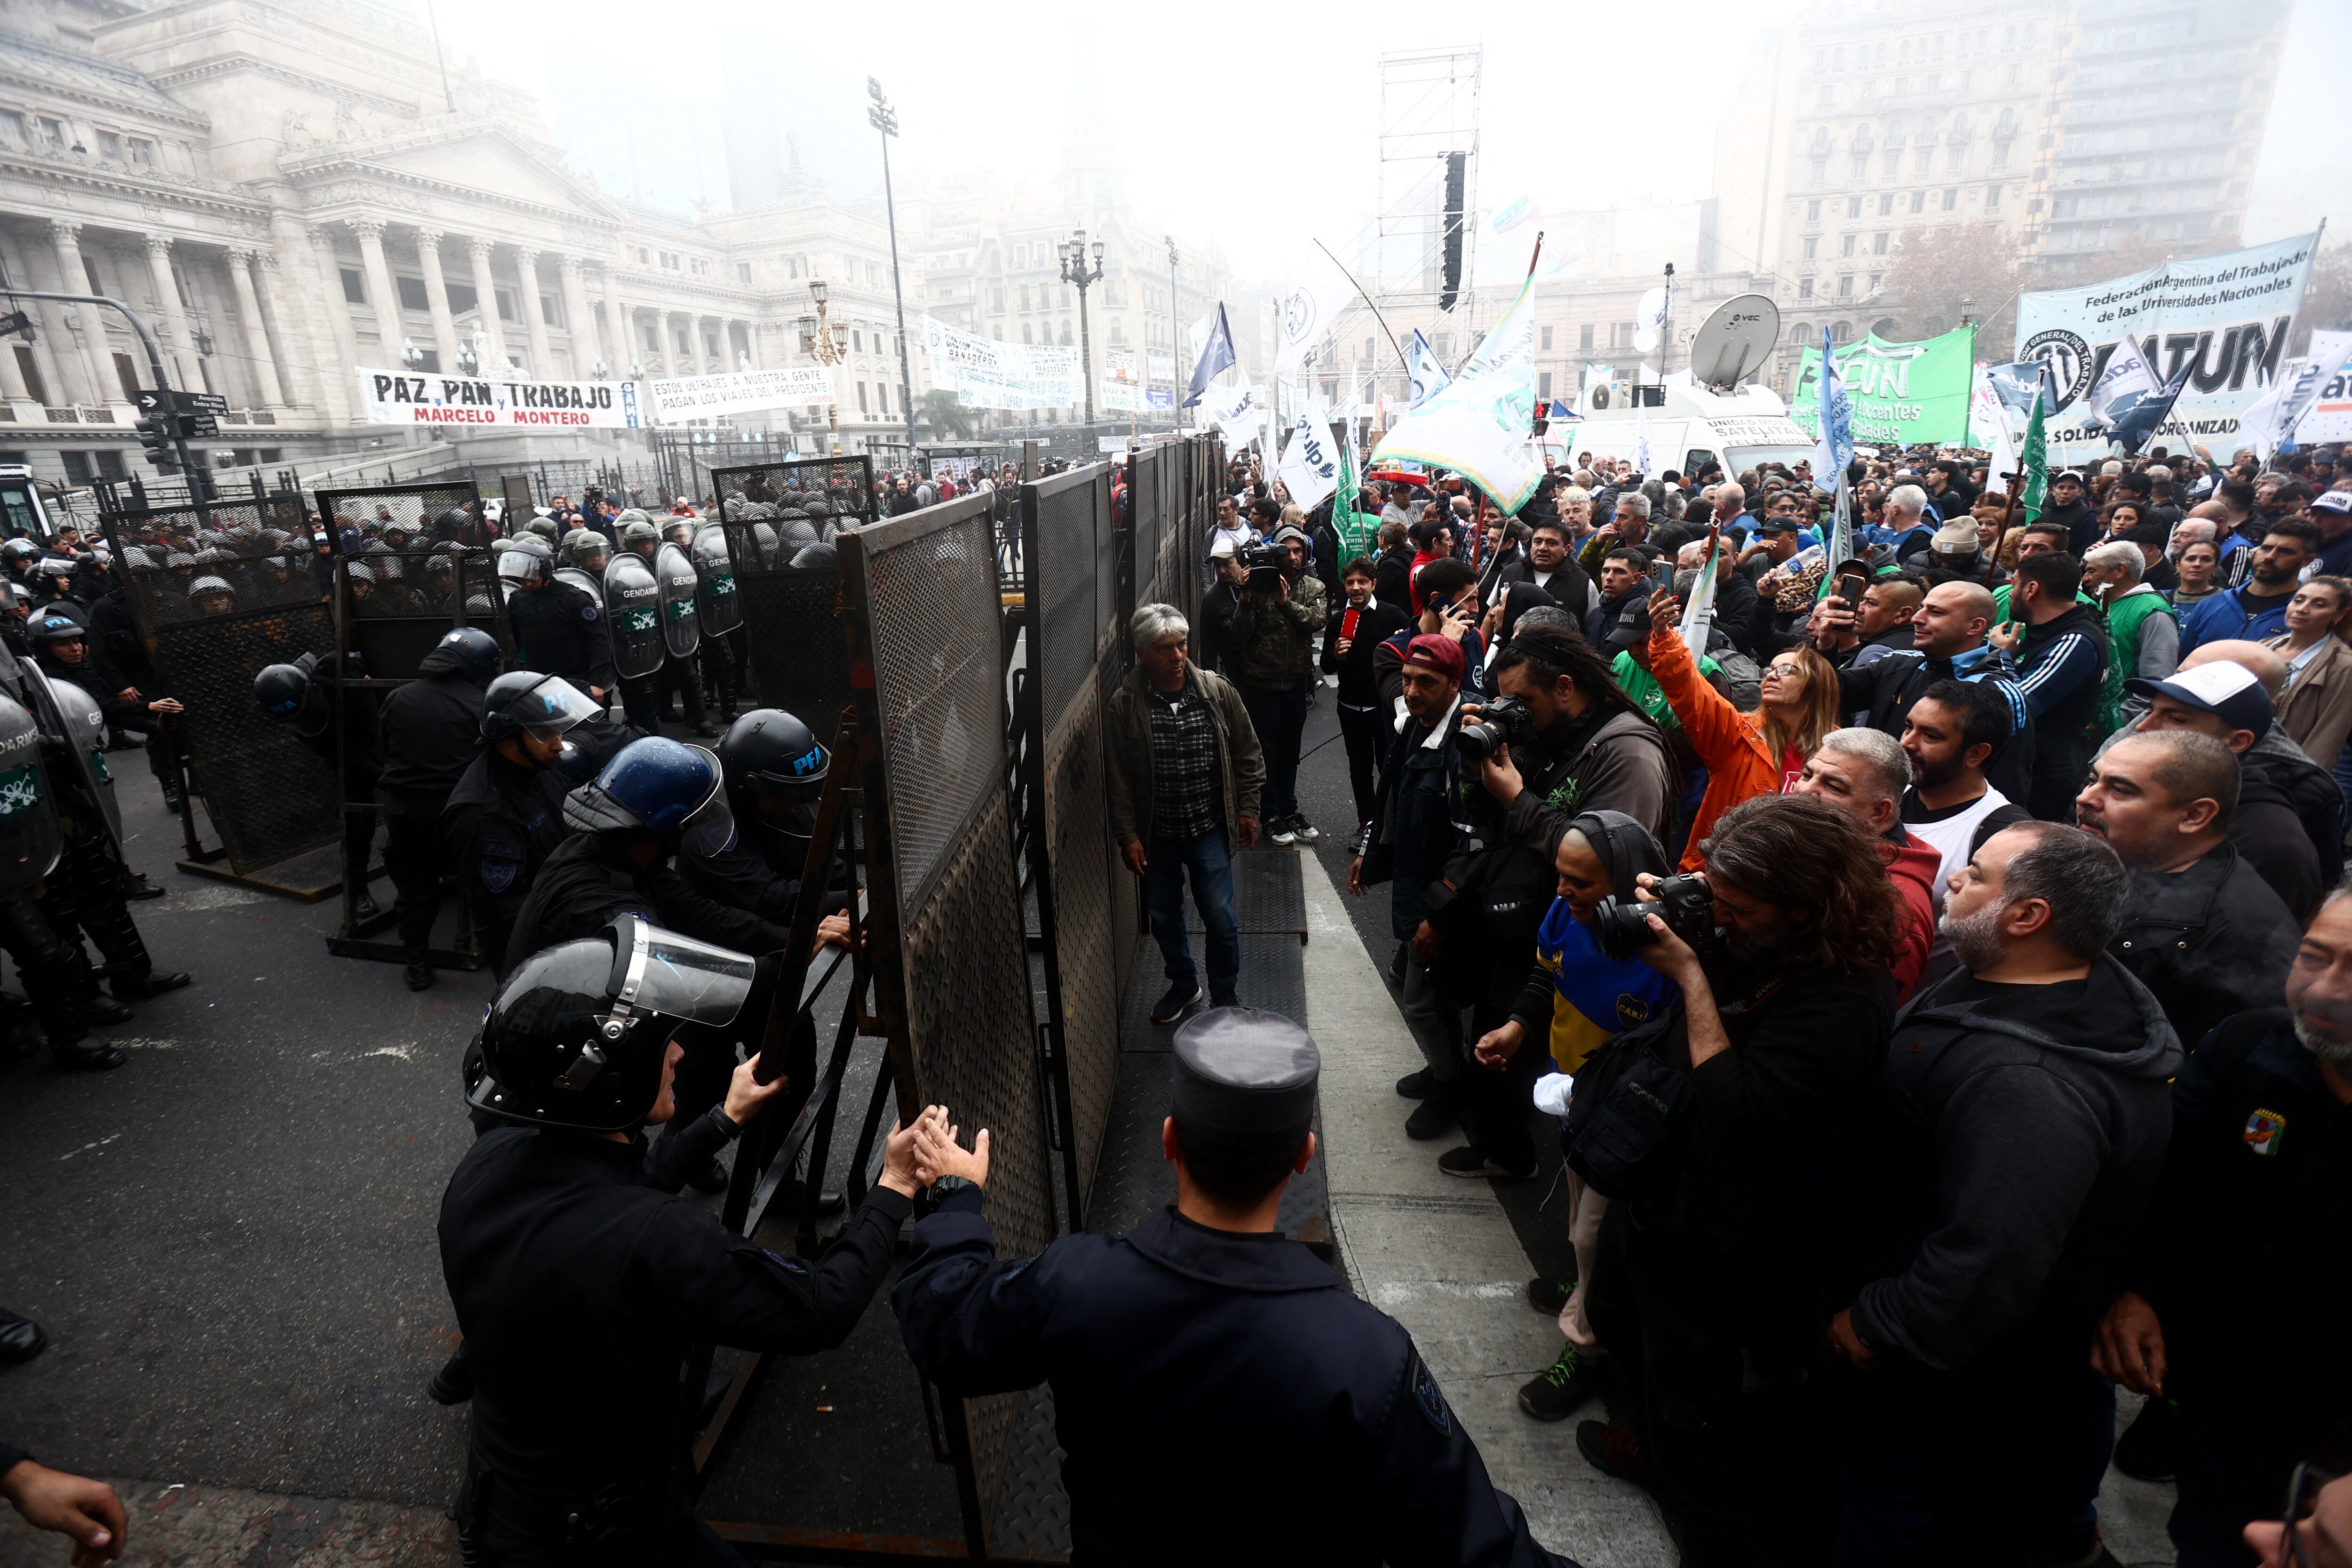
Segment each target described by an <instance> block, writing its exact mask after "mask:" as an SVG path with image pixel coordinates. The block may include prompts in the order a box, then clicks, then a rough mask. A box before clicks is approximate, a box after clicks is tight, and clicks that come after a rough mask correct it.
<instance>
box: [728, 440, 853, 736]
mask: <svg viewBox="0 0 2352 1568" xmlns="http://www.w3.org/2000/svg"><path fill="white" fill-rule="evenodd" d="M873 477H874V470H873V467H872V463H871V460H870V459H868V458H862V457H861V458H812V459H807V460H803V461H790V462H775V463H762V464H760V465H757V466H755V467H751V468H720V469H717V470H715V471H713V472H712V473H711V474H710V481H711V484H712V486H713V488H714V489H715V490H716V492H717V495H718V499H719V509H718V511H717V512H716V513H715V515H716V516H717V517H718V519H719V521H720V522H721V523H722V524H724V525H725V529H726V534H727V550H728V553H729V555H730V557H732V559H733V561H734V563H735V592H736V596H737V598H738V599H739V600H740V601H741V604H742V609H743V633H744V641H745V646H746V648H747V651H748V653H749V657H750V663H751V685H752V688H753V689H754V690H755V691H756V692H757V693H758V695H759V700H760V702H761V704H763V705H765V706H767V707H772V708H782V709H783V710H785V711H786V712H789V713H792V714H794V715H796V716H798V717H799V718H800V719H801V720H802V721H804V722H806V723H807V724H808V725H809V726H810V727H811V728H812V729H814V730H815V731H817V732H818V733H819V734H830V733H832V731H833V721H834V720H835V717H836V716H838V715H839V713H840V711H841V710H842V708H843V707H844V706H845V704H847V703H848V701H849V700H850V695H851V694H850V689H849V645H848V642H847V640H846V637H845V629H844V627H843V625H842V616H841V602H840V600H841V595H840V587H841V572H840V568H839V566H838V565H837V564H836V563H834V562H832V561H825V560H823V559H822V558H823V555H824V552H823V551H822V550H819V551H816V552H814V554H815V559H816V561H817V563H812V564H808V565H803V566H794V565H793V560H794V559H795V558H797V557H801V556H802V552H803V551H807V550H809V549H810V547H811V546H818V545H826V544H835V543H836V542H837V539H838V533H839V531H840V530H841V529H842V528H844V527H850V528H856V527H861V526H863V525H865V524H866V523H868V522H871V521H873V518H874V485H873Z"/></svg>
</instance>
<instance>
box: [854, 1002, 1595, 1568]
mask: <svg viewBox="0 0 2352 1568" xmlns="http://www.w3.org/2000/svg"><path fill="white" fill-rule="evenodd" d="M1173 1055H1174V1062H1175V1084H1174V1093H1173V1096H1172V1100H1173V1105H1172V1113H1173V1114H1174V1116H1175V1118H1176V1121H1177V1128H1178V1136H1179V1138H1180V1139H1181V1140H1182V1141H1183V1142H1186V1143H1187V1144H1188V1145H1190V1146H1192V1147H1194V1148H1200V1149H1204V1150H1205V1148H1206V1147H1207V1146H1208V1145H1209V1144H1210V1142H1213V1141H1216V1142H1224V1143H1225V1144H1226V1146H1227V1147H1229V1148H1232V1149H1234V1150H1235V1151H1237V1152H1238V1151H1243V1150H1253V1151H1256V1152H1265V1151H1266V1150H1268V1149H1272V1150H1273V1151H1274V1152H1280V1150H1281V1149H1283V1148H1287V1149H1291V1150H1296V1149H1297V1148H1298V1147H1299V1146H1300V1144H1301V1143H1303V1142H1304V1141H1305V1139H1306V1135H1307V1129H1308V1127H1309V1125H1310V1123H1311V1120H1312V1117H1313V1113H1314V1107H1315V1084H1316V1077H1317V1062H1318V1058H1317V1055H1316V1051H1315V1043H1314V1041H1313V1040H1312V1039H1310V1038H1308V1037H1307V1032H1306V1031H1305V1030H1304V1029H1302V1028H1300V1027H1299V1026H1297V1025H1296V1024H1294V1023H1292V1022H1291V1021H1290V1020H1288V1019H1286V1018H1283V1017H1280V1016H1276V1015H1274V1014H1270V1013H1260V1012H1256V1011H1255V1010H1252V1009H1248V1008H1241V1007H1220V1008H1213V1009H1211V1010H1210V1011H1208V1012H1205V1013H1202V1014H1200V1015H1198V1016H1195V1017H1193V1018H1192V1020H1191V1021H1189V1022H1188V1023H1186V1024H1185V1025H1184V1026H1183V1027H1182V1028H1181V1029H1179V1030H1178V1031H1177V1034H1176V1041H1175V1049H1174V1053H1173ZM891 1305H892V1307H893V1308H894V1309H895V1310H896V1311H897V1312H898V1321H899V1325H900V1328H901V1330H902V1331H903V1332H904V1333H905V1336H906V1341H907V1348H908V1352H909V1353H910V1354H911V1355H912V1356H913V1358H914V1361H915V1364H916V1366H917V1367H918V1368H919V1370H920V1371H921V1372H922V1373H923V1374H924V1375H925V1376H926V1377H929V1378H930V1379H931V1380H933V1381H934V1382H936V1383H937V1384H939V1385H940V1388H941V1390H942V1391H944V1392H946V1393H948V1394H953V1395H959V1396H962V1397H971V1396H974V1395H978V1394H992V1393H1003V1392H1007V1391H1010V1390H1014V1389H1023V1388H1030V1387H1034V1385H1036V1384H1039V1383H1050V1384H1052V1385H1053V1388H1054V1406H1055V1426H1056V1430H1057V1433H1058V1436H1059V1437H1060V1440H1061V1446H1062V1450H1063V1452H1064V1454H1065V1455H1066V1456H1067V1457H1066V1458H1065V1459H1064V1461H1063V1466H1062V1476H1063V1480H1064V1482H1065V1484H1066V1487H1067V1489H1068V1491H1069V1497H1070V1537H1071V1553H1070V1556H1071V1561H1072V1562H1073V1563H1087V1562H1100V1563H1168V1564H1171V1565H1173V1564H1178V1563H1182V1564H1188V1565H1189V1564H1194V1563H1212V1562H1213V1563H1221V1564H1226V1563H1234V1564H1245V1563H1266V1564H1276V1563H1279V1564H1282V1565H1284V1568H1295V1565H1296V1564H1298V1563H1318V1564H1323V1563H1331V1564H1338V1563H1362V1564H1368V1565H1369V1564H1371V1563H1381V1562H1383V1561H1385V1562H1390V1563H1486V1564H1526V1565H1530V1568H1532V1565H1536V1564H1553V1563H1562V1562H1563V1561H1564V1560H1563V1559H1561V1558H1559V1557H1556V1556H1554V1555H1553V1554H1552V1553H1550V1552H1547V1551H1545V1550H1544V1549H1543V1548H1542V1547H1541V1546H1539V1545H1538V1544H1537V1542H1536V1541H1535V1540H1534V1538H1533V1537H1532V1536H1531V1535H1530V1534H1529V1533H1528V1524H1527V1521H1526V1519H1525V1517H1524V1516H1523V1515H1522V1514H1521V1513H1520V1511H1519V1508H1518V1505H1517V1503H1516V1502H1514V1501H1513V1500H1511V1499H1510V1498H1509V1497H1507V1496H1506V1495H1505V1494H1503V1493H1501V1492H1499V1491H1497V1490H1496V1489H1495V1486H1494V1483H1493V1482H1492V1481H1491V1480H1490V1479H1488V1478H1487V1475H1486V1465H1485V1463H1484V1462H1483V1461H1482V1460H1481V1459H1480V1458H1479V1456H1478V1449H1477V1446H1476V1445H1475V1444H1474V1443H1473V1442H1472V1441H1471V1440H1470V1436H1469V1434H1468V1433H1466V1432H1465V1431H1464V1430H1463V1427H1462V1423H1461V1421H1460V1419H1459V1418H1458V1417H1457V1416H1456V1415H1454V1412H1453V1410H1452V1409H1451V1408H1450V1407H1449V1406H1448V1405H1447V1404H1446V1401H1445V1396H1444V1394H1443V1393H1442V1392H1440V1390H1439V1388H1438V1386H1437V1380H1436V1378H1435V1377H1434V1376H1433V1374H1432V1373H1431V1372H1430V1370H1429V1368H1428V1366H1427V1365H1426V1364H1424V1363H1423V1361H1422V1359H1421V1357H1420V1355H1419V1353H1418V1352H1416V1351H1415V1350H1414V1348H1413V1343H1412V1338H1411V1336H1409V1335H1408V1334H1406V1332H1405V1331H1404V1330H1403V1329H1402V1327H1400V1326H1399V1325H1398V1324H1397V1322H1396V1321H1395V1320H1393V1319H1391V1318H1390V1317H1389V1316H1388V1315H1387V1314H1385V1313H1383V1312H1381V1311H1380V1310H1377V1309H1376V1308H1373V1307H1371V1306H1369V1305H1367V1304H1366V1303H1364V1302H1362V1301H1360V1300H1357V1299H1356V1297H1355V1296H1354V1295H1353V1294H1352V1293H1351V1292H1350V1291H1349V1289H1348V1287H1347V1282H1346V1281H1345V1280H1344V1279H1341V1278H1340V1277H1339V1275H1338V1274H1336V1273H1334V1272H1333V1271H1332V1270H1331V1269H1330V1268H1328V1266H1326V1265H1325V1264H1324V1263H1322V1262H1321V1261H1320V1260H1318V1258H1316V1257H1315V1255H1314V1254H1313V1253H1311V1252H1309V1251H1307V1248H1306V1247H1302V1246H1300V1245H1299V1244H1298V1243H1297V1242H1295V1241H1291V1240H1288V1239H1286V1238H1285V1237H1280V1236H1276V1235H1271V1234H1263V1235H1259V1234H1253V1235H1243V1234H1237V1233H1234V1232H1228V1231H1218V1230H1213V1229H1210V1228H1209V1227H1207V1226H1202V1225H1199V1224H1197V1223H1195V1222H1194V1221H1192V1220H1191V1219H1188V1218H1186V1217H1184V1216H1183V1215H1181V1214H1180V1213H1178V1212H1177V1211H1176V1210H1175V1208H1174V1207H1173V1206H1172V1205H1171V1207H1170V1208H1168V1209H1165V1210H1163V1211H1161V1212H1160V1213H1159V1214H1157V1215H1153V1216H1152V1217H1151V1218H1150V1219H1149V1220H1146V1221H1145V1222H1144V1223H1143V1224H1142V1225H1140V1226H1137V1227H1136V1229H1135V1230H1134V1231H1133V1232H1131V1233H1130V1234H1129V1235H1127V1236H1125V1237H1109V1236H1102V1235H1097V1234H1094V1233H1091V1232H1088V1233H1081V1234H1079V1235H1076V1236H1068V1237H1063V1238H1062V1239H1061V1240H1059V1241H1056V1242H1055V1244H1054V1245H1053V1246H1052V1247H1048V1248H1046V1249H1045V1252H1044V1253H1042V1254H1040V1255H1039V1256H1037V1257H1035V1258H1015V1259H1013V1260H1010V1261H1003V1260H1000V1259H999V1258H997V1256H996V1242H995V1237H994V1236H993V1234H992V1232H991V1231H990V1229H989V1226H988V1221H987V1220H986V1219H985V1218H984V1217H983V1216H982V1194H981V1193H980V1192H979V1191H978V1190H976V1189H972V1188H970V1187H966V1188H963V1189H961V1190H959V1191H956V1192H953V1193H951V1194H949V1195H948V1196H947V1197H946V1199H945V1200H944V1201H943V1202H942V1203H941V1204H940V1207H939V1209H938V1211H937V1212H936V1213H934V1214H933V1215H930V1216H929V1218H927V1219H925V1220H923V1221H922V1222H921V1223H920V1224H919V1225H918V1226H916V1227H915V1250H914V1256H913V1258H912V1259H911V1261H909V1263H908V1266H907V1269H906V1272H905V1274H904V1275H903V1276H902V1277H901V1278H900V1279H899V1282H898V1289H896V1290H895V1291H894V1292H893V1294H892V1297H891Z"/></svg>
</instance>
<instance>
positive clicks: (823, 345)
mask: <svg viewBox="0 0 2352 1568" xmlns="http://www.w3.org/2000/svg"><path fill="white" fill-rule="evenodd" d="M824 296H825V287H824V279H822V278H812V279H809V298H810V299H811V300H814V302H815V304H816V314H815V315H814V316H803V317H802V318H801V319H800V328H801V353H804V354H806V355H808V356H809V357H810V358H811V359H813V360H814V361H816V363H819V364H821V365H824V366H825V367H827V368H828V369H830V368H831V367H833V366H835V365H837V364H839V363H842V361H844V360H845V359H846V358H848V357H849V329H848V328H846V327H844V326H842V325H840V324H839V323H838V322H835V321H833V320H832V319H831V318H830V317H828V316H827V315H826V314H825V311H824ZM824 422H825V427H826V428H827V429H828V430H830V431H831V432H832V434H833V455H834V456H835V457H836V458H838V457H840V456H841V388H840V387H839V386H838V385H835V387H834V389H833V401H832V402H830V403H828V404H826V405H824Z"/></svg>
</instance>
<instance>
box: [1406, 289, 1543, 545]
mask: <svg viewBox="0 0 2352 1568" xmlns="http://www.w3.org/2000/svg"><path fill="white" fill-rule="evenodd" d="M1535 350H1536V331H1535V294H1534V287H1533V284H1532V283H1526V284H1522V285H1521V286H1520V288H1519V296H1518V298H1517V300H1514V301H1513V302H1512V304H1511V308H1510V309H1509V310H1506V311H1504V312H1503V316H1502V319H1501V320H1500V321H1496V323H1495V327H1494V330H1493V331H1490V332H1488V333H1487V334H1486V337H1485V338H1483V339H1482V340H1480V342H1479V344H1478V348H1477V352H1476V353H1473V354H1472V355H1471V356H1470V359H1469V362H1468V363H1465V365H1463V367H1462V374H1459V375H1457V376H1455V377H1454V380H1453V381H1452V382H1450V383H1449V384H1447V385H1446V386H1445V387H1444V389H1443V390H1442V391H1439V392H1437V393H1434V394H1433V395H1431V397H1430V399H1429V401H1428V402H1427V403H1425V404H1423V405H1422V406H1420V407H1419V408H1415V409H1412V410H1409V411H1408V412H1407V413H1406V415H1405V416H1404V417H1403V418H1402V419H1401V420H1399V421H1398V422H1397V423H1396V424H1395V425H1393V426H1391V427H1390V429H1389V432H1388V434H1387V435H1386V436H1385V437H1382V438H1381V444H1380V447H1379V449H1378V450H1377V451H1375V452H1374V453H1373V456H1374V457H1376V458H1387V459H1397V458H1409V459H1411V460H1412V461H1414V462H1420V463H1428V464H1431V465H1433V466H1435V467H1439V468H1452V469H1453V470H1454V471H1455V472H1456V473H1458V474H1460V475H1461V476H1462V477H1463V478H1464V479H1468V480H1469V481H1470V482H1471V483H1472V484H1474V485H1476V486H1477V487H1478V488H1479V489H1482V490H1484V491H1486V494H1487V495H1488V496H1490V497H1492V498H1493V499H1494V502H1495V504H1496V506H1497V507H1498V508H1500V509H1501V510H1503V512H1504V513H1505V514H1506V515H1509V514H1511V513H1514V512H1517V510H1519V508H1521V507H1523V506H1525V505H1526V504H1527V503H1528V498H1529V497H1530V496H1532V495H1534V494H1535V492H1536V486H1537V485H1538V484H1539V483H1541V482H1542V479H1543V473H1544V469H1543V460H1542V458H1539V457H1538V456H1537V455H1536V450H1535V447H1534V446H1533V444H1532V443H1531V442H1530V441H1529V440H1528V431H1529V430H1531V429H1533V428H1534V426H1535V411H1536V374H1535V368H1536V365H1535V360H1536V354H1535Z"/></svg>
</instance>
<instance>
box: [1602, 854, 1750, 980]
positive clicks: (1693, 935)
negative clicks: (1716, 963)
mask: <svg viewBox="0 0 2352 1568" xmlns="http://www.w3.org/2000/svg"><path fill="white" fill-rule="evenodd" d="M1650 890H1651V891H1652V892H1654V893H1655V894H1657V896H1658V901H1657V902H1655V903H1645V902H1643V901H1642V900H1638V899H1620V898H1617V897H1616V896H1614V895H1613V894H1612V896H1610V897H1608V898H1605V899H1603V900H1601V902H1600V904H1599V906H1598V907H1596V908H1595V909H1594V910H1593V911H1592V936H1593V940H1594V941H1595V942H1599V943H1600V944H1601V952H1605V953H1607V954H1608V955H1609V956H1610V957H1611V958H1612V959H1616V960H1620V961H1622V960H1624V959H1628V958H1631V957H1633V952H1634V950H1635V949H1637V948H1643V947H1652V946H1655V945H1656V943H1657V940H1658V933H1657V932H1656V931H1652V930H1651V929H1650V917H1651V916H1652V915H1656V916H1658V917H1659V918H1660V919H1662V920H1664V921H1665V922H1666V928H1667V929H1668V930H1669V931H1673V932H1674V933H1675V935H1676V936H1678V937H1680V938H1682V939H1683V941H1685V942H1688V943H1689V944H1690V947H1691V951H1692V952H1696V953H1697V954H1698V955H1699V956H1700V957H1701V958H1705V957H1706V956H1707V955H1708V954H1709V953H1711V952H1714V951H1715V947H1716V943H1717V941H1718V940H1719V938H1720V936H1721V932H1719V931H1717V928H1716V924H1715V895H1714V894H1713V893H1711V892H1709V891H1708V890H1707V886H1706V877H1705V876H1704V875H1702V874H1701V873H1699V872H1696V871H1688V872H1685V873H1684V874H1683V875H1681V876H1678V877H1668V878H1665V879H1663V880H1661V881H1660V882H1659V883H1658V885H1657V886H1656V887H1654V888H1653V889H1650Z"/></svg>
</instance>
